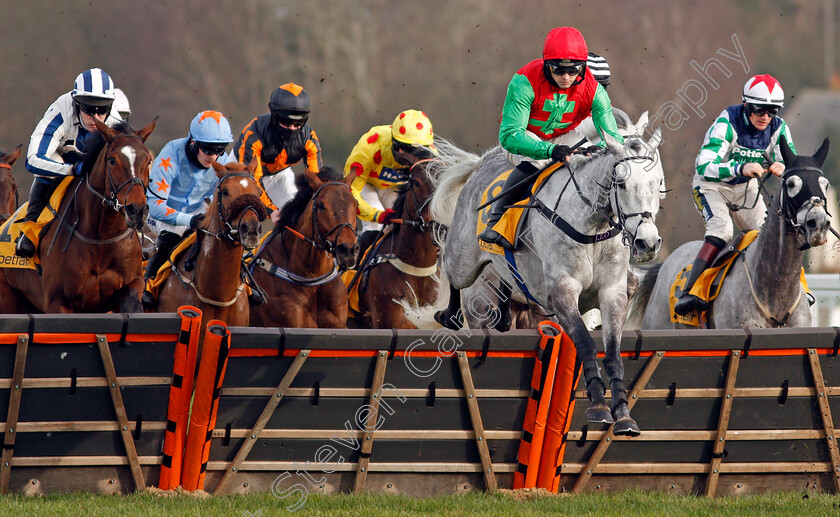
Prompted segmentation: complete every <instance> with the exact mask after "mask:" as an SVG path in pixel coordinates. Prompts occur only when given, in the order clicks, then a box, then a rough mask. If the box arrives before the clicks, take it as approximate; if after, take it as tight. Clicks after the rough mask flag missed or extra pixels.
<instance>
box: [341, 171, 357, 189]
mask: <svg viewBox="0 0 840 517" xmlns="http://www.w3.org/2000/svg"><path fill="white" fill-rule="evenodd" d="M355 179H356V175H355V174H353V172H352V171H350V172H348V173H346V174H345V175H344V183H346V184H347V186H348V187H351V186H353V180H355Z"/></svg>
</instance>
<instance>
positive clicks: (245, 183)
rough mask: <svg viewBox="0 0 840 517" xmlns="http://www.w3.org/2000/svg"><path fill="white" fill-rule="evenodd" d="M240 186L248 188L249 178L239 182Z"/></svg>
mask: <svg viewBox="0 0 840 517" xmlns="http://www.w3.org/2000/svg"><path fill="white" fill-rule="evenodd" d="M239 184H240V185H242V188H248V178H242V179H241V180H239Z"/></svg>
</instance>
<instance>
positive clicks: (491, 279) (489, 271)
mask: <svg viewBox="0 0 840 517" xmlns="http://www.w3.org/2000/svg"><path fill="white" fill-rule="evenodd" d="M613 115H614V116H615V121H616V124H617V125H618V132H619V134H620V135H621V136H622V137H630V136H633V135H642V134H644V131H645V129H646V127H647V123H648V113H647V112H644V113H642V115H641V116H640V117H639V120H638V122H636V123H635V124H633V121H632V120H631V119H630V116H629V115H627V113H626V112H624V111H623V110H621V109H619V108H616V107H614V106H613ZM576 130H577V131H578V132H579V133H581V134H583V136H585V137H586V138H587V139H588V140H589V141H590V142H591V143H598V142H600V141H601V135H600V133H598V130H597V129H596V128H595V124H594V122H593V121H592V117H588V118H586V119H584V120H583V122H581V123H580V125H579V126H578V127H577V128H576ZM663 190H664V184H663ZM663 196H664V194H663ZM628 280H629V281H630V284H632V285H628V292H627V299H628V300H629V299H632V298H633V296H632V295H633V293H634V292H635V289H633V287H635V285H636V284H637V280H636V276H634V275H629V276H628ZM461 303H462V305H463V306H467V307H469V310H464V311H463V316H464V319H465V320H466V324H467V326H468V327H469V328H471V329H479V328H487V329H495V330H498V331H500V332H506V331H508V330H510V329H511V328H517V329H522V328H537V325H538V324H539V322H540V321H543V320H552V319H553V315H551V314H547V312H550V311H546V310H545V309H543V308H541V307H540V306H539V305H537V304H535V303H533V302H531V301H530V300H528V299H527V297H525V296H524V295H523V294H522V291H520V290H515V289H513V288H512V287H511V286H510V285H508V284H506V283H504V281H502V280H501V278H500V276H499V274H498V273H496V271H495V270H494V269H493V266H492V265H491V266H489V267H487V268H485V269H484V270H483V271H482V274H481V277H480V280H479V281H478V282H475V283H473V284H472V285H471V286H469V287H465V288H464V289H461ZM584 319H585V318H584Z"/></svg>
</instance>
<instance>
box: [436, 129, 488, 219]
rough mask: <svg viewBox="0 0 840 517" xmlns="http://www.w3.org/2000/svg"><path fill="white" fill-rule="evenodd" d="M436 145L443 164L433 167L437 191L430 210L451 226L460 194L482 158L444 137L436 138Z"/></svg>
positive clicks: (437, 217)
mask: <svg viewBox="0 0 840 517" xmlns="http://www.w3.org/2000/svg"><path fill="white" fill-rule="evenodd" d="M435 147H436V148H437V150H438V156H439V158H440V160H441V163H442V164H441V165H438V166H436V167H432V168H433V169H434V170H433V171H432V173H431V174H430V176H431V178H432V182H433V183H434V184H435V193H434V195H432V200H431V201H430V204H429V210H430V211H431V215H432V219H434V220H435V221H437V222H439V223H442V224H445V225H446V226H449V225H450V224H452V217H453V215H454V214H455V203H456V202H457V201H458V194H460V193H461V189H463V188H464V185H465V184H466V183H467V180H468V179H469V177H470V175H471V174H472V173H473V171H475V169H476V168H477V167H478V164H479V162H480V161H481V158H480V157H479V156H478V155H476V154H473V153H470V152H468V151H464V150H463V149H459V148H458V147H456V146H455V144H453V143H452V142H449V141H448V140H445V139H442V138H441V139H437V140H435Z"/></svg>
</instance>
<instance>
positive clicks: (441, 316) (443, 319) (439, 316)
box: [435, 311, 461, 330]
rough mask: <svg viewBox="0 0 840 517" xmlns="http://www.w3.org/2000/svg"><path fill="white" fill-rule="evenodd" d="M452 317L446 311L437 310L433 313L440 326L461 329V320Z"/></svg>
mask: <svg viewBox="0 0 840 517" xmlns="http://www.w3.org/2000/svg"><path fill="white" fill-rule="evenodd" d="M454 319H455V318H453V317H451V316H450V315H449V312H447V311H437V312H436V313H435V321H437V322H438V323H439V324H440V325H441V326H442V327H444V328H448V329H449V330H461V322H458V321H454Z"/></svg>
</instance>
